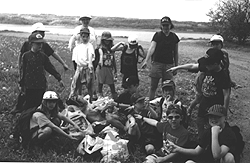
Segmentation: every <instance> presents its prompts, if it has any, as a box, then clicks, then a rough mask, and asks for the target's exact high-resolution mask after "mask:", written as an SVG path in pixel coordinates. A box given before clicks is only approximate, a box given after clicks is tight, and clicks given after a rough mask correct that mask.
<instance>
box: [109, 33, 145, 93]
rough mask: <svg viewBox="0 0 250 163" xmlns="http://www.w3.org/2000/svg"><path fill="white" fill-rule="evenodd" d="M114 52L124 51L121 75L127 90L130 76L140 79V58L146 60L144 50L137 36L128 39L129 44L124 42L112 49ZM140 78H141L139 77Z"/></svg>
mask: <svg viewBox="0 0 250 163" xmlns="http://www.w3.org/2000/svg"><path fill="white" fill-rule="evenodd" d="M111 50H112V51H122V55H121V73H122V75H123V77H122V86H123V88H126V87H127V86H126V85H125V80H126V79H127V78H128V77H129V76H136V77H138V69H137V63H141V62H142V61H140V62H139V60H138V59H139V56H140V57H141V58H143V59H144V58H145V54H144V50H143V48H142V46H141V45H140V44H138V40H137V37H136V36H129V37H128V44H126V43H124V42H119V43H117V44H116V45H114V46H113V47H112V48H111ZM138 78H139V77H138Z"/></svg>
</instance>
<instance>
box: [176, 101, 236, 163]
mask: <svg viewBox="0 0 250 163" xmlns="http://www.w3.org/2000/svg"><path fill="white" fill-rule="evenodd" d="M207 116H208V119H209V124H210V125H211V127H210V128H209V129H208V130H206V132H204V134H203V135H202V137H201V139H200V140H199V145H198V146H197V147H196V148H195V149H185V148H182V147H180V146H179V145H176V143H174V142H173V143H171V146H172V153H175V154H176V153H182V154H186V155H195V156H198V157H197V158H194V160H195V161H198V162H223V163H234V162H235V159H234V151H235V147H236V141H237V139H236V137H235V134H234V133H233V131H232V130H231V128H230V127H229V126H228V125H226V123H225V122H226V117H227V109H226V108H225V107H223V106H222V105H218V104H216V105H213V106H212V107H210V108H209V110H208V113H207ZM189 162H190V163H191V162H194V161H189Z"/></svg>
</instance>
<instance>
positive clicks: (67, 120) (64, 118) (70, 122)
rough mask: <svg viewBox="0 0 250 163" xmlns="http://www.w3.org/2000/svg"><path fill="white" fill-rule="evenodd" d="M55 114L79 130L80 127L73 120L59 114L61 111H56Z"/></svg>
mask: <svg viewBox="0 0 250 163" xmlns="http://www.w3.org/2000/svg"><path fill="white" fill-rule="evenodd" d="M57 116H58V118H60V119H61V120H63V121H65V122H67V123H69V124H71V125H72V126H74V128H76V129H77V130H79V131H81V128H80V127H79V126H78V125H77V124H76V123H75V122H73V121H72V120H71V119H69V118H67V117H65V116H64V115H63V114H61V113H58V115H57Z"/></svg>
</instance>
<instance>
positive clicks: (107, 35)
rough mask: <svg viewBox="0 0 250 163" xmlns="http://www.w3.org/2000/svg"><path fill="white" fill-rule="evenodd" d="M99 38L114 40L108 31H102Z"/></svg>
mask: <svg viewBox="0 0 250 163" xmlns="http://www.w3.org/2000/svg"><path fill="white" fill-rule="evenodd" d="M101 40H111V41H112V40H114V39H113V37H112V35H111V33H110V32H109V31H104V32H103V33H102V36H101Z"/></svg>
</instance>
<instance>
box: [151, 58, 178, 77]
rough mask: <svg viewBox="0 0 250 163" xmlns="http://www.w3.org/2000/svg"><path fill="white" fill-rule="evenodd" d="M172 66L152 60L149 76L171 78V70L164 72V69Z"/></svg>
mask: <svg viewBox="0 0 250 163" xmlns="http://www.w3.org/2000/svg"><path fill="white" fill-rule="evenodd" d="M173 66H174V65H173V64H164V63H159V62H155V61H152V66H151V70H150V74H149V77H151V78H162V81H164V80H166V79H172V78H173V74H172V72H166V71H167V70H168V69H170V68H171V67H173Z"/></svg>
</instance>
